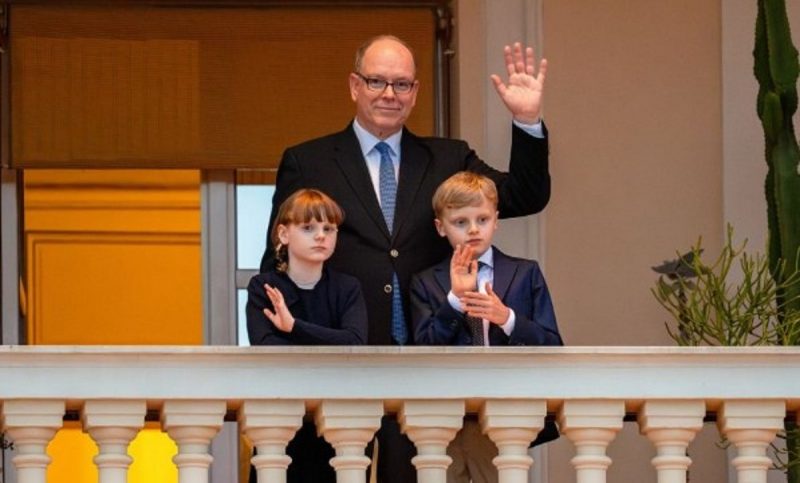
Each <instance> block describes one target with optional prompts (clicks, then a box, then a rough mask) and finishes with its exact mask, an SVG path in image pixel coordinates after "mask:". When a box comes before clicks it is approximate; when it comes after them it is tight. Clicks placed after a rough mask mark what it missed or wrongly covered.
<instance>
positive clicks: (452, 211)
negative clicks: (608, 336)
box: [411, 171, 563, 483]
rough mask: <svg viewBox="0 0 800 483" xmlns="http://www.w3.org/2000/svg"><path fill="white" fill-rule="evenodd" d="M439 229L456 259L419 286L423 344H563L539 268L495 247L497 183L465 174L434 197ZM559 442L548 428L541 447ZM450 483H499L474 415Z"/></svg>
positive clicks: (414, 289)
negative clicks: (543, 444) (544, 444)
mask: <svg viewBox="0 0 800 483" xmlns="http://www.w3.org/2000/svg"><path fill="white" fill-rule="evenodd" d="M432 202H433V209H434V213H435V214H436V219H435V220H434V223H435V224H436V230H437V231H438V233H439V235H440V236H442V237H446V238H447V240H448V242H449V243H450V245H451V246H452V247H453V254H452V256H450V257H448V258H447V259H445V260H443V261H442V262H440V263H439V264H437V265H435V266H433V267H431V268H429V269H427V270H425V271H423V272H420V273H418V274H417V275H415V276H414V277H413V279H412V282H411V311H412V321H413V327H414V342H415V343H416V344H417V345H477V346H507V345H514V346H525V345H563V342H562V340H561V336H560V335H559V332H558V326H557V325H556V319H555V314H554V312H553V303H552V301H551V299H550V294H549V292H548V290H547V285H546V284H545V281H544V277H543V276H542V272H541V270H540V269H539V265H538V264H537V263H536V262H535V261H533V260H526V259H522V258H516V257H511V256H508V255H506V254H504V253H503V252H501V251H500V250H498V249H497V248H496V247H494V246H493V245H492V240H493V238H494V234H495V232H496V231H497V220H498V213H497V189H496V188H495V185H494V182H492V180H490V179H489V178H487V177H485V176H482V175H479V174H476V173H472V172H466V171H465V172H459V173H456V174H455V175H453V176H451V177H450V178H448V179H447V180H445V181H444V182H443V183H442V184H441V185H440V186H439V188H438V189H437V190H436V192H435V193H434V195H433V200H432ZM557 437H558V431H557V429H556V428H555V426H554V425H553V424H552V423H548V424H547V425H546V426H545V429H544V430H543V431H542V432H541V433H540V435H539V437H538V438H537V440H536V441H534V444H539V443H543V442H546V441H550V440H552V439H555V438H557ZM448 454H449V455H450V456H451V457H452V458H453V463H452V464H451V465H450V467H449V468H448V473H447V481H448V483H460V482H469V481H470V480H472V481H473V482H474V483H483V482H487V483H493V482H496V481H497V471H496V469H495V468H494V465H492V462H491V461H492V458H493V457H494V456H496V455H497V449H496V448H495V446H494V444H493V443H492V442H491V441H490V440H489V439H488V438H487V437H486V436H485V435H483V434H481V433H480V430H479V428H478V425H477V422H476V421H474V419H473V418H471V417H470V416H468V417H467V418H466V421H465V424H464V428H463V429H462V430H461V431H460V432H459V433H458V435H457V436H456V438H455V440H453V442H452V443H451V444H450V446H449V447H448Z"/></svg>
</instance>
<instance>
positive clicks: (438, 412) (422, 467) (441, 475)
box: [397, 400, 464, 483]
mask: <svg viewBox="0 0 800 483" xmlns="http://www.w3.org/2000/svg"><path fill="white" fill-rule="evenodd" d="M397 420H398V422H399V423H400V428H401V429H402V431H403V432H404V433H405V434H406V435H407V436H408V439H410V440H411V441H412V442H413V443H414V446H416V448H417V456H414V458H412V459H411V463H413V464H414V467H415V468H416V469H417V480H418V481H423V482H427V483H445V482H446V481H447V467H448V466H449V465H450V463H451V462H452V458H450V457H449V456H447V453H446V451H447V445H448V443H450V441H452V440H453V438H454V437H455V436H456V433H457V432H458V430H459V429H461V426H462V424H463V421H464V401H460V400H455V401H451V400H439V401H437V400H412V401H406V402H404V403H403V407H402V409H401V410H400V413H399V414H398V416H397Z"/></svg>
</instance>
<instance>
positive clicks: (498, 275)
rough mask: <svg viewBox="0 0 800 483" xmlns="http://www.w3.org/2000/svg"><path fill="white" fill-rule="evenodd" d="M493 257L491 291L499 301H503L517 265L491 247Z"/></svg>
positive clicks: (515, 272)
mask: <svg viewBox="0 0 800 483" xmlns="http://www.w3.org/2000/svg"><path fill="white" fill-rule="evenodd" d="M492 251H493V256H494V283H493V284H492V290H494V293H496V294H497V296H498V297H499V298H500V300H504V299H505V296H506V293H508V288H509V287H510V286H511V282H512V280H514V276H515V275H516V274H517V265H516V264H515V263H513V262H512V261H511V259H509V258H508V256H507V255H506V254H504V253H503V252H501V251H500V250H498V249H497V247H493V250H492Z"/></svg>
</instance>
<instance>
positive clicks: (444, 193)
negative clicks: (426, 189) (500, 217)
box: [431, 171, 497, 218]
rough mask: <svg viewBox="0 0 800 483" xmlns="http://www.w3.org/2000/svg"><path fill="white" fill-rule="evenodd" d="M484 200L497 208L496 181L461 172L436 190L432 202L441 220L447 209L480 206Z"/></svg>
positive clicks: (469, 172)
mask: <svg viewBox="0 0 800 483" xmlns="http://www.w3.org/2000/svg"><path fill="white" fill-rule="evenodd" d="M484 199H486V200H488V201H489V203H491V204H492V205H494V207H495V209H496V208H497V187H496V186H495V185H494V181H492V180H491V179H489V178H487V177H486V176H483V175H481V174H478V173H473V172H471V171H460V172H458V173H456V174H454V175H453V176H450V177H449V178H447V179H446V180H444V182H443V183H442V184H440V185H439V187H438V188H436V192H435V193H434V194H433V199H432V200H431V202H432V204H433V212H434V213H435V214H436V217H437V218H440V217H441V216H442V212H443V211H444V210H446V209H450V210H457V209H459V208H464V207H467V206H480V204H481V203H483V200H484Z"/></svg>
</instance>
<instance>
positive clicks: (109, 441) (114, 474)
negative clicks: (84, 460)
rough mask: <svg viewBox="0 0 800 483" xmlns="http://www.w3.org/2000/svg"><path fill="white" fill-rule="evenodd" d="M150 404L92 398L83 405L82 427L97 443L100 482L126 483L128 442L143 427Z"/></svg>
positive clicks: (95, 460) (96, 457)
mask: <svg viewBox="0 0 800 483" xmlns="http://www.w3.org/2000/svg"><path fill="white" fill-rule="evenodd" d="M146 413H147V403H146V402H145V401H144V400H134V401H118V400H110V399H106V400H98V399H91V400H89V401H86V403H85V404H84V405H83V411H82V413H81V419H82V421H83V429H84V431H86V432H87V433H89V435H90V436H91V437H92V439H94V441H95V442H96V443H97V447H98V449H99V453H98V454H97V456H95V457H94V463H95V464H96V465H97V471H98V473H99V480H100V483H126V481H128V467H129V466H130V464H131V463H132V462H133V459H132V458H131V457H130V456H128V445H129V444H130V443H131V441H133V438H135V437H136V434H137V433H138V432H139V430H140V429H142V427H144V417H145V414H146Z"/></svg>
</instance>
